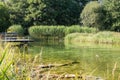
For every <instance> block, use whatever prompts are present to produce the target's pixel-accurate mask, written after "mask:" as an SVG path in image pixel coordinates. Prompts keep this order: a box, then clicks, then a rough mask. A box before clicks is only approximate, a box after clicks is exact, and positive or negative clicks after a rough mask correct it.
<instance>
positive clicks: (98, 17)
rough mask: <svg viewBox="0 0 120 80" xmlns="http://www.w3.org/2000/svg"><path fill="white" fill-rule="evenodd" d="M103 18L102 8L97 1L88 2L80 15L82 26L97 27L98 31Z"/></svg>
mask: <svg viewBox="0 0 120 80" xmlns="http://www.w3.org/2000/svg"><path fill="white" fill-rule="evenodd" d="M104 17H105V16H104V10H103V6H102V5H101V4H99V3H98V1H91V2H89V3H88V4H87V5H86V6H85V7H84V9H83V11H82V13H81V15H80V18H81V23H82V24H83V25H84V26H88V27H97V28H99V29H102V26H103V23H104Z"/></svg>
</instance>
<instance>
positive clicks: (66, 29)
mask: <svg viewBox="0 0 120 80" xmlns="http://www.w3.org/2000/svg"><path fill="white" fill-rule="evenodd" d="M74 32H79V33H95V32H97V29H95V28H88V27H81V26H78V25H74V26H32V27H30V28H29V34H30V36H32V37H33V38H37V39H40V38H42V37H58V38H63V37H65V35H67V34H70V33H74Z"/></svg>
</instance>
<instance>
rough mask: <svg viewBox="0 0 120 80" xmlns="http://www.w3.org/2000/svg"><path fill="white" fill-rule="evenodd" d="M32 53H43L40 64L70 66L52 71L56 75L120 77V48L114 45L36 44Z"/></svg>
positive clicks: (31, 49)
mask: <svg viewBox="0 0 120 80" xmlns="http://www.w3.org/2000/svg"><path fill="white" fill-rule="evenodd" d="M29 51H30V53H32V54H33V55H37V54H39V53H41V51H42V53H41V63H40V64H68V65H65V66H61V67H57V68H54V69H52V70H51V73H55V74H64V73H68V74H81V75H93V76H97V77H103V78H107V79H109V80H110V78H112V77H111V76H113V77H115V78H118V77H119V76H120V74H119V72H120V48H119V47H112V45H108V46H106V45H102V46H99V45H90V46H88V45H86V44H84V45H83V44H81V45H80V46H74V45H64V43H63V42H51V41H50V42H49V41H48V42H36V43H33V44H32V47H31V48H30V49H29Z"/></svg>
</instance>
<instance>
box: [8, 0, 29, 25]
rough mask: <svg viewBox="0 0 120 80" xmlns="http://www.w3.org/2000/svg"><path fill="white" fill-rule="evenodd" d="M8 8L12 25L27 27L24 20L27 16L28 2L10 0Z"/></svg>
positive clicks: (25, 0)
mask: <svg viewBox="0 0 120 80" xmlns="http://www.w3.org/2000/svg"><path fill="white" fill-rule="evenodd" d="M7 6H8V7H9V13H10V22H11V24H19V25H22V26H26V24H27V23H26V22H25V20H24V18H25V16H26V14H27V7H28V3H27V0H9V2H8V3H7Z"/></svg>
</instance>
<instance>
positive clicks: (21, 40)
mask: <svg viewBox="0 0 120 80" xmlns="http://www.w3.org/2000/svg"><path fill="white" fill-rule="evenodd" d="M2 41H4V42H33V40H30V39H4V40H2Z"/></svg>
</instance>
